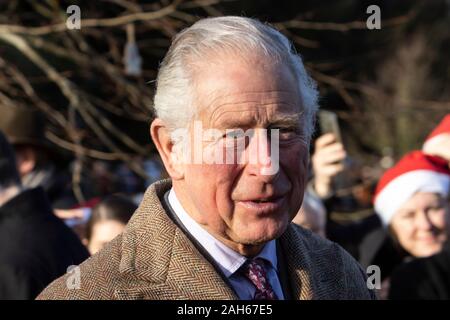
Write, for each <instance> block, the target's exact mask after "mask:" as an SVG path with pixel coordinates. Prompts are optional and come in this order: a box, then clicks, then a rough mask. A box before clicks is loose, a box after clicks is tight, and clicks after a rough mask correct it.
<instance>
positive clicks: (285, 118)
mask: <svg viewBox="0 0 450 320" xmlns="http://www.w3.org/2000/svg"><path fill="white" fill-rule="evenodd" d="M301 116H302V113H301V112H299V113H293V114H278V115H276V116H275V117H274V119H271V120H270V121H269V122H268V123H267V126H268V127H273V126H283V127H298V126H299V125H300V117H301ZM243 124H245V125H249V126H253V125H255V124H256V119H253V118H252V119H251V121H249V122H247V121H242V120H236V119H224V120H223V121H222V122H221V123H220V124H219V125H218V126H219V127H220V128H218V129H235V128H240V127H242V125H243Z"/></svg>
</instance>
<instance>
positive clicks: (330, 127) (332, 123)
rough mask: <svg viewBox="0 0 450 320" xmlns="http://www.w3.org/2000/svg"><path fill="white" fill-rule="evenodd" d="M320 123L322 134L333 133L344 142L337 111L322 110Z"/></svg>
mask: <svg viewBox="0 0 450 320" xmlns="http://www.w3.org/2000/svg"><path fill="white" fill-rule="evenodd" d="M319 125H320V131H321V132H322V134H325V133H332V134H333V135H334V136H335V137H336V140H337V141H338V142H340V143H342V135H341V130H340V128H339V122H338V117H337V114H336V113H334V112H332V111H327V110H320V111H319Z"/></svg>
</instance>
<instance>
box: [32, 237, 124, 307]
mask: <svg viewBox="0 0 450 320" xmlns="http://www.w3.org/2000/svg"><path fill="white" fill-rule="evenodd" d="M121 244H122V236H121V235H119V236H118V237H116V238H115V239H114V240H112V241H111V242H110V243H108V244H107V245H105V247H104V248H103V249H102V250H100V251H99V252H98V253H96V254H94V255H93V256H91V257H90V258H88V259H87V260H86V261H84V262H83V263H81V264H80V265H78V266H73V267H72V269H70V270H69V271H68V272H67V273H66V274H64V275H63V276H61V277H60V278H58V279H56V280H55V281H53V282H52V283H51V284H50V285H49V286H47V288H45V289H44V290H43V291H42V292H41V293H40V294H39V296H38V297H37V298H36V299H37V300H102V299H113V298H114V288H115V283H116V282H117V281H118V276H119V265H120V258H121Z"/></svg>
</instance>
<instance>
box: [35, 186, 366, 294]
mask: <svg viewBox="0 0 450 320" xmlns="http://www.w3.org/2000/svg"><path fill="white" fill-rule="evenodd" d="M170 187H171V182H170V180H163V181H158V182H156V183H154V184H152V185H151V186H150V187H149V188H148V189H147V191H146V193H145V195H144V198H143V200H142V202H141V204H140V206H139V208H138V209H137V210H136V212H135V213H134V215H133V217H132V218H131V220H130V221H129V223H128V225H127V226H126V228H125V231H124V232H123V233H122V235H120V236H118V237H117V238H115V239H114V240H113V241H111V242H110V243H109V244H107V245H106V246H105V247H104V249H102V250H101V251H99V252H98V253H97V254H95V255H93V256H92V257H91V258H89V259H88V260H86V261H85V262H83V263H82V264H81V265H80V269H79V276H80V281H79V283H78V284H79V286H78V287H77V286H74V285H73V284H74V277H75V276H77V275H76V273H74V272H71V273H69V274H66V275H64V276H62V277H61V278H59V279H57V280H55V281H54V282H53V283H52V284H50V285H49V286H48V287H47V288H46V289H45V290H44V291H43V292H42V293H41V294H40V295H39V297H38V299H196V300H202V299H224V300H227V299H237V296H236V294H235V293H234V291H233V290H232V289H231V288H230V287H229V286H228V285H227V284H226V283H225V281H224V280H223V278H222V277H221V276H220V275H219V274H218V273H217V271H216V269H215V268H214V267H213V266H212V265H211V263H210V262H208V260H207V259H205V257H204V256H202V254H201V253H200V252H199V251H198V250H197V249H196V247H195V246H194V245H193V243H192V242H191V241H190V240H189V239H188V237H187V236H186V235H185V234H184V233H183V232H182V230H181V229H180V228H179V227H178V226H177V225H176V224H175V223H174V222H173V221H172V220H171V219H170V218H169V216H168V214H167V212H166V211H165V209H164V207H163V205H162V202H161V201H163V197H164V194H165V192H167V191H168V190H169V189H170ZM278 241H279V247H280V248H282V251H283V252H282V254H284V257H285V261H286V265H287V266H286V270H287V278H288V280H289V282H290V287H291V296H292V297H293V298H294V299H373V298H374V294H373V292H372V291H370V290H368V289H367V285H366V276H365V274H364V272H363V270H362V269H361V267H360V266H359V265H358V263H357V262H356V261H355V260H354V259H353V258H352V257H351V256H350V255H349V254H347V253H346V252H345V251H344V250H343V249H342V248H341V247H339V246H338V245H337V244H335V243H332V242H330V241H328V240H325V239H322V238H320V237H318V236H316V235H314V234H313V233H311V232H309V231H308V230H305V229H303V228H300V227H297V226H295V225H294V224H291V225H290V226H289V227H288V229H287V230H286V231H285V233H284V234H283V235H282V236H281V237H280V238H279V239H278Z"/></svg>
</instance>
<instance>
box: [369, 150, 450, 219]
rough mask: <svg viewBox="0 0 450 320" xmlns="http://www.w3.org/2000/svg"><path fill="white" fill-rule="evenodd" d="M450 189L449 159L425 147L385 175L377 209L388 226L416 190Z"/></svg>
mask: <svg viewBox="0 0 450 320" xmlns="http://www.w3.org/2000/svg"><path fill="white" fill-rule="evenodd" d="M449 191H450V169H449V167H448V163H447V161H446V160H444V159H442V158H440V157H437V156H431V155H426V154H424V153H423V152H422V151H412V152H410V153H408V154H406V155H405V156H404V157H403V158H402V159H401V160H400V161H399V162H398V163H397V164H396V165H395V166H394V167H392V168H391V169H389V170H388V171H386V172H385V173H384V175H383V176H382V177H381V179H380V181H379V182H378V185H377V188H376V190H375V196H374V205H375V211H376V212H377V214H378V215H379V216H380V218H381V220H382V221H383V223H384V225H385V226H387V225H389V223H390V222H391V219H392V217H393V216H394V214H395V212H397V210H398V209H399V208H400V207H401V206H402V205H403V204H404V203H405V202H406V201H408V200H409V198H411V196H413V195H414V194H415V193H416V192H431V193H438V194H441V195H443V196H445V197H446V196H448V194H449Z"/></svg>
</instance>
